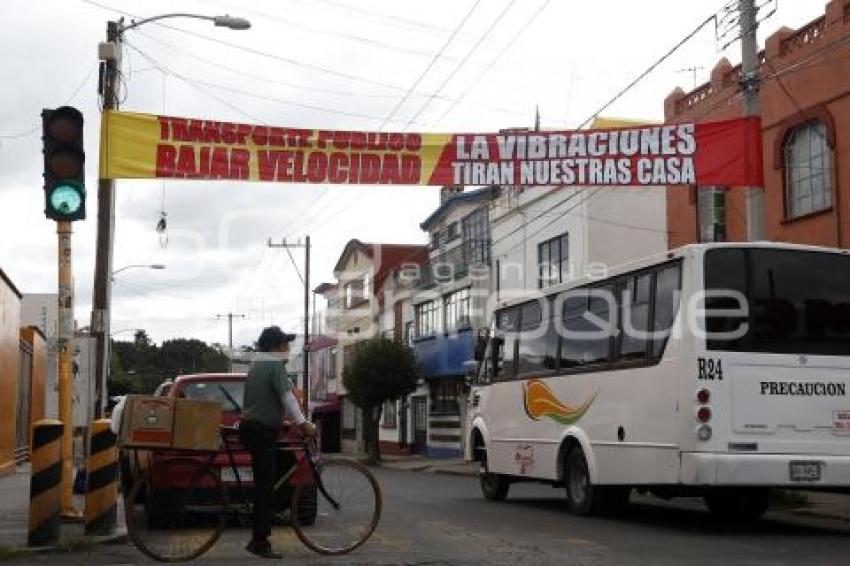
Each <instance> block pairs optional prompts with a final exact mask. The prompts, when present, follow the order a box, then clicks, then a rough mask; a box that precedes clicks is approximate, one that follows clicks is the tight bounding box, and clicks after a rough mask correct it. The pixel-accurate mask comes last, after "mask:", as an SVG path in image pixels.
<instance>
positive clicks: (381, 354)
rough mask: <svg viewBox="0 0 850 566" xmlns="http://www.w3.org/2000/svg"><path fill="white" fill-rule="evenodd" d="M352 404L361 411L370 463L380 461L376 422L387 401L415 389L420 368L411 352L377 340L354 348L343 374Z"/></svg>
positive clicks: (401, 345)
mask: <svg viewBox="0 0 850 566" xmlns="http://www.w3.org/2000/svg"><path fill="white" fill-rule="evenodd" d="M342 380H343V384H344V385H345V389H346V391H348V396H349V398H350V399H351V401H352V402H353V403H354V404H355V405H357V406H358V407H359V408H360V409H361V410H362V411H363V434H364V440H365V441H366V451H367V453H368V457H369V461H370V462H371V463H376V462H378V461H380V459H381V452H380V447H379V442H378V423H379V422H380V420H381V411H382V409H383V406H384V403H385V402H386V401H391V400H395V399H399V398H401V397H404V396H405V395H409V394H410V393H412V392H413V391H415V390H416V383H417V381H418V380H419V367H418V366H417V364H416V357H415V356H414V354H413V350H412V349H411V348H410V347H408V346H406V345H405V344H402V343H401V342H398V341H394V340H389V339H387V338H383V337H380V336H379V337H376V338H372V339H370V340H367V341H366V342H361V343H359V344H357V345H356V346H355V349H354V352H353V355H352V357H351V363H349V364H346V366H345V367H344V368H343V374H342Z"/></svg>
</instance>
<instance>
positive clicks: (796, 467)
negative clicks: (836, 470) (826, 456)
mask: <svg viewBox="0 0 850 566" xmlns="http://www.w3.org/2000/svg"><path fill="white" fill-rule="evenodd" d="M790 473H791V481H819V480H820V475H821V463H820V462H791V464H790Z"/></svg>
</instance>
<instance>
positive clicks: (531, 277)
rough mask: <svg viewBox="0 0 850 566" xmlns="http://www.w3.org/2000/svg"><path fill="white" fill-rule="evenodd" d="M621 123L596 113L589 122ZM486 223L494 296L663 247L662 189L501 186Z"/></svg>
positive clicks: (527, 289) (602, 271)
mask: <svg viewBox="0 0 850 566" xmlns="http://www.w3.org/2000/svg"><path fill="white" fill-rule="evenodd" d="M627 125H635V123H634V122H625V121H622V122H617V121H611V120H603V119H597V121H596V122H594V124H593V125H592V126H591V128H614V127H622V126H627ZM490 227H491V231H492V237H493V242H492V256H493V264H492V265H493V270H494V277H495V281H494V283H495V285H494V287H495V288H494V291H495V294H496V300H497V302H501V301H503V300H505V299H510V298H511V297H515V296H518V295H525V294H528V293H531V292H534V291H537V290H539V289H542V288H545V287H546V286H547V285H550V284H554V283H560V282H564V281H567V280H569V279H572V278H576V277H581V276H583V275H586V274H598V276H600V277H602V276H604V275H605V272H606V270H607V268H608V267H611V266H616V265H619V264H622V263H624V262H626V261H629V260H633V259H636V258H641V257H645V256H648V255H651V254H654V253H657V252H660V251H663V250H666V249H667V220H666V196H665V189H664V188H663V187H619V188H599V187H581V188H566V187H532V188H524V187H503V191H502V193H501V195H500V197H499V198H498V199H497V200H496V201H495V203H494V206H493V209H492V212H491V215H490ZM491 311H492V309H491Z"/></svg>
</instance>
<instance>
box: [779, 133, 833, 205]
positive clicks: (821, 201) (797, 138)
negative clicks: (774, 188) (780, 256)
mask: <svg viewBox="0 0 850 566" xmlns="http://www.w3.org/2000/svg"><path fill="white" fill-rule="evenodd" d="M826 135H827V132H826V125H825V124H824V123H823V122H822V121H820V120H811V121H809V122H805V123H803V124H800V125H799V126H797V127H796V128H794V129H793V130H791V131H790V132H789V134H788V137H787V139H786V140H785V144H784V145H783V147H782V150H783V154H784V164H785V214H786V216H787V218H796V217H798V216H803V215H806V214H811V213H812V212H818V211H819V210H824V209H827V208H829V207H830V206H832V161H833V157H832V149H831V148H830V147H829V144H828V143H827V137H826Z"/></svg>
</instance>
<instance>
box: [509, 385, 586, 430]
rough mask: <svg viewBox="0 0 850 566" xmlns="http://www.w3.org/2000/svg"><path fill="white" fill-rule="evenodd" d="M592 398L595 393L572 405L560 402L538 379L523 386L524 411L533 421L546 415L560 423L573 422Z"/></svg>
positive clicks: (584, 410)
mask: <svg viewBox="0 0 850 566" xmlns="http://www.w3.org/2000/svg"><path fill="white" fill-rule="evenodd" d="M594 399H596V393H594V394H593V396H592V397H591V398H590V399H588V400H587V401H585V402H584V403H582V404H581V405H579V406H578V407H573V406H571V405H565V404H564V403H561V401H559V400H558V398H557V397H556V396H555V394H554V393H553V392H552V390H551V389H549V386H548V385H546V384H545V383H543V382H542V381H540V380H539V379H530V380H528V381H526V382H525V384H524V387H523V400H524V402H525V412H526V413H527V414H528V416H529V417H531V418H532V419H534V420H535V421H539V420H540V419H541V418H543V417H547V418H550V419H552V420H553V421H555V422H557V423H560V424H562V425H570V424H573V423H574V422H576V421H577V420H579V419H580V418H582V417H583V416H584V414H585V413H586V412H587V410H588V409H589V408H590V405H591V404H592V403H593V400H594Z"/></svg>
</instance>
